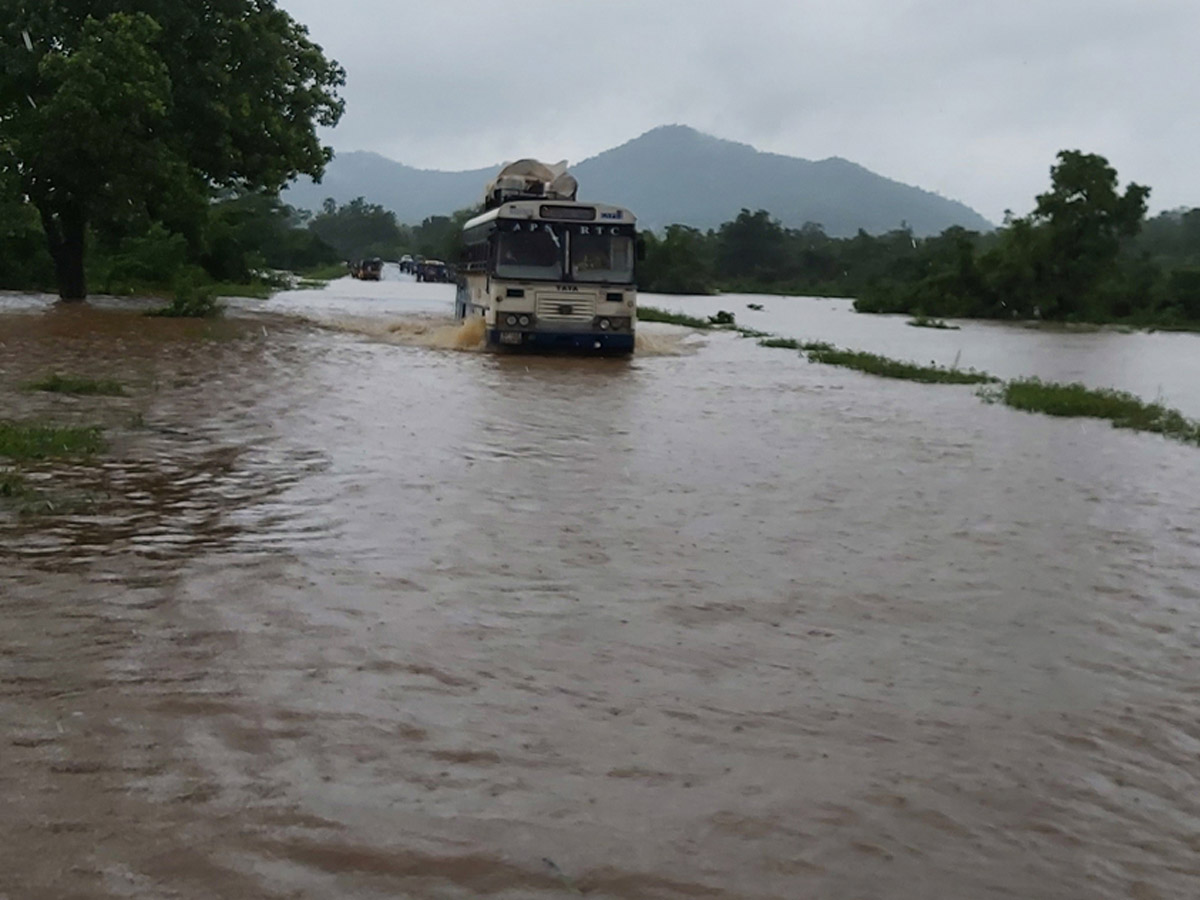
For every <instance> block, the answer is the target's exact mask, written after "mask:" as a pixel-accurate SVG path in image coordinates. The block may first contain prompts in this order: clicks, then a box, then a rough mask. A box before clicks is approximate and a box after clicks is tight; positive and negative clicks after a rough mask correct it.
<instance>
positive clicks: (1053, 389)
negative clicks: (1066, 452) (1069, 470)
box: [758, 337, 1200, 445]
mask: <svg viewBox="0 0 1200 900" xmlns="http://www.w3.org/2000/svg"><path fill="white" fill-rule="evenodd" d="M758 344H759V346H760V347H775V348H780V349H784V350H800V351H801V352H803V353H804V354H805V356H807V357H808V359H809V361H811V362H816V363H825V364H827V365H834V366H843V367H846V368H850V369H855V370H857V371H860V372H866V373H867V374H870V375H878V376H880V377H883V378H902V379H906V380H908V381H919V382H922V383H925V384H978V385H984V386H985V387H983V388H981V390H980V391H979V396H980V397H981V398H983V399H984V400H985V401H986V402H988V403H1004V404H1006V405H1008V406H1011V407H1013V408H1014V409H1020V410H1025V411H1027V412H1040V413H1045V414H1046V415H1050V416H1071V417H1081V418H1090V419H1108V420H1109V421H1111V422H1112V424H1113V427H1114V428H1128V429H1132V430H1134V431H1146V432H1150V433H1153V434H1161V435H1164V436H1165V437H1169V438H1173V439H1175V440H1178V441H1183V442H1185V443H1189V444H1196V445H1200V422H1198V421H1195V420H1192V419H1188V418H1187V417H1186V416H1184V414H1183V413H1181V412H1180V411H1179V410H1177V409H1171V408H1170V407H1166V406H1163V405H1162V404H1161V403H1147V402H1146V401H1144V400H1142V399H1141V398H1139V397H1137V396H1135V395H1134V394H1130V393H1128V392H1126V391H1118V390H1115V389H1113V388H1089V387H1087V386H1086V385H1084V384H1080V383H1079V382H1073V383H1071V384H1058V383H1055V382H1048V381H1042V380H1041V379H1039V378H1018V379H1015V380H1013V381H1008V382H1001V380H1000V379H999V378H996V377H995V376H994V375H989V374H988V373H987V372H979V371H976V370H975V369H966V370H963V369H959V368H958V367H957V366H950V367H945V366H938V365H928V366H921V365H917V364H916V363H911V362H902V361H900V360H895V359H889V358H888V357H886V356H879V355H878V354H875V353H864V352H862V351H858V350H843V349H840V348H838V347H835V346H833V345H832V344H828V343H824V342H821V341H808V342H802V341H798V340H796V339H795V338H785V337H766V338H763V339H761V340H759V342H758Z"/></svg>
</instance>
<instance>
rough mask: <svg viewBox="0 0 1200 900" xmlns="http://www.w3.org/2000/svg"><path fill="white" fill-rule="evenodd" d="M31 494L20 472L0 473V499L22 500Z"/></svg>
mask: <svg viewBox="0 0 1200 900" xmlns="http://www.w3.org/2000/svg"><path fill="white" fill-rule="evenodd" d="M32 493H33V492H32V491H31V490H30V489H29V485H28V484H26V483H25V479H24V478H23V477H22V476H21V473H20V472H13V471H0V499H4V500H24V499H25V498H27V497H29V496H30V495H31V494H32Z"/></svg>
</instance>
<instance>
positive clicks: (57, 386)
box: [25, 372, 125, 397]
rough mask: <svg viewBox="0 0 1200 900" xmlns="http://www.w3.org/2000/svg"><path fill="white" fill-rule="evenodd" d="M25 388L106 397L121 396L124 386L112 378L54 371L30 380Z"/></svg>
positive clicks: (123, 393)
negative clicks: (63, 373)
mask: <svg viewBox="0 0 1200 900" xmlns="http://www.w3.org/2000/svg"><path fill="white" fill-rule="evenodd" d="M25 388H26V390H30V391H47V392H49V393H51V394H81V395H91V394H100V395H103V396H106V397H123V396H125V388H124V386H123V385H122V384H121V382H119V381H116V380H114V379H112V378H83V377H82V376H79V375H60V374H58V373H57V372H55V373H54V374H53V375H47V376H46V377H45V378H43V379H41V380H40V381H31V382H30V383H29V384H27V385H25Z"/></svg>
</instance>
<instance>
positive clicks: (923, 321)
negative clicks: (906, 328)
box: [905, 316, 959, 331]
mask: <svg viewBox="0 0 1200 900" xmlns="http://www.w3.org/2000/svg"><path fill="white" fill-rule="evenodd" d="M905 324H906V325H911V326H912V327H913V328H937V329H939V330H941V331H958V330H959V328H958V326H957V325H951V324H950V323H949V322H947V321H946V320H945V319H931V318H929V316H913V317H912V318H911V319H909V320H908V321H907V322H906V323H905Z"/></svg>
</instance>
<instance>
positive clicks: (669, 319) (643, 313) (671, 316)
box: [637, 304, 712, 329]
mask: <svg viewBox="0 0 1200 900" xmlns="http://www.w3.org/2000/svg"><path fill="white" fill-rule="evenodd" d="M637 317H638V321H639V322H666V323H668V324H670V325H684V326H686V327H688V328H702V329H704V328H711V327H712V325H711V324H710V323H709V322H708V320H707V319H698V318H696V317H695V316H686V315H684V314H683V313H674V312H668V311H667V310H665V309H659V308H658V307H656V306H642V305H640V304H639V305H638V309H637Z"/></svg>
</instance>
